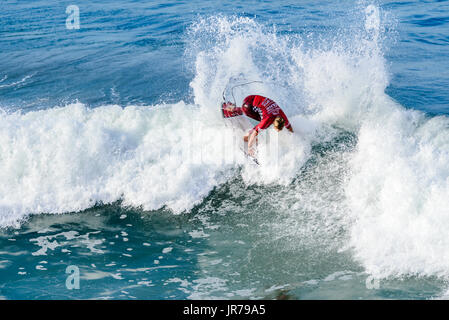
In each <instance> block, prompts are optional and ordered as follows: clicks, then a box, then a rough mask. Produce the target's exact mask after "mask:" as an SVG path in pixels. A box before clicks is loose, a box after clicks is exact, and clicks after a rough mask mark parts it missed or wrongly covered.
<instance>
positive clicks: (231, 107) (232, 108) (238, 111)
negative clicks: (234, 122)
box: [225, 104, 243, 115]
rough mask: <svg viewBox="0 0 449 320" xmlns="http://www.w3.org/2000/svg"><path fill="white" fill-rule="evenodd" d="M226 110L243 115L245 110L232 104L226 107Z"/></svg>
mask: <svg viewBox="0 0 449 320" xmlns="http://www.w3.org/2000/svg"><path fill="white" fill-rule="evenodd" d="M225 110H227V111H229V112H232V113H233V114H238V115H242V114H243V110H242V108H240V107H236V106H235V104H231V105H230V106H228V107H226V108H225Z"/></svg>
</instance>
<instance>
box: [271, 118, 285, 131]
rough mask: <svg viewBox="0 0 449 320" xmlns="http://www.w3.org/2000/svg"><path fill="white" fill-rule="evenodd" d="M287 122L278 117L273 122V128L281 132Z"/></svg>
mask: <svg viewBox="0 0 449 320" xmlns="http://www.w3.org/2000/svg"><path fill="white" fill-rule="evenodd" d="M284 125H285V121H284V119H283V118H282V117H279V116H278V117H276V118H275V119H274V121H273V126H274V129H276V131H281V130H282V129H283V128H284Z"/></svg>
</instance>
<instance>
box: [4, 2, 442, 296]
mask: <svg viewBox="0 0 449 320" xmlns="http://www.w3.org/2000/svg"><path fill="white" fill-rule="evenodd" d="M69 5H76V6H78V7H79V12H80V28H79V29H73V30H70V29H67V28H66V19H67V17H68V14H67V13H66V8H67V6H69ZM0 21H1V23H0V108H1V111H0V168H1V171H2V173H1V174H0V184H1V186H0V298H5V299H77V298H81V299H192V298H193V299H208V298H222V299H235V298H245V299H247V298H255V299H276V298H280V297H284V298H285V297H287V298H291V299H359V298H361V299H391V298H393V299H428V298H437V297H443V298H446V297H447V291H448V287H447V279H448V276H449V263H448V262H447V261H449V260H448V259H447V258H448V255H449V251H448V250H447V246H446V245H447V244H449V243H447V242H448V240H447V237H446V230H447V227H448V226H449V211H448V209H447V208H448V206H447V204H449V203H447V201H448V200H447V199H448V198H447V194H448V192H449V170H448V169H447V165H446V163H447V162H446V161H445V160H447V157H448V156H449V129H448V128H449V119H448V118H447V117H448V113H449V93H448V90H447V87H448V86H449V1H397V2H394V1H375V2H371V1H345V2H343V3H338V4H337V3H333V2H329V1H282V2H281V1H254V0H253V1H232V2H231V1H225V2H223V1H196V0H194V1H137V0H136V1H112V0H108V1H102V2H101V3H100V2H97V3H92V2H90V1H81V0H80V1H76V3H74V2H70V1H57V2H54V1H48V0H33V1H26V0H22V1H11V0H3V1H2V2H1V4H0ZM235 75H239V76H242V77H243V78H245V79H250V80H254V79H256V80H263V81H264V82H265V84H264V85H263V86H262V87H257V86H256V87H251V86H250V87H243V89H241V90H242V91H238V92H237V95H243V94H247V93H252V91H251V90H259V91H260V93H267V94H268V95H270V96H271V97H273V98H274V99H275V100H276V101H278V102H279V103H280V105H281V106H282V107H283V108H284V110H286V112H287V114H288V115H289V118H291V119H292V123H293V125H294V127H295V129H296V128H298V130H297V132H296V133H295V134H296V137H297V138H293V140H291V139H290V140H288V137H287V136H280V137H281V139H284V141H289V144H282V148H284V149H282V150H284V151H285V153H284V154H285V156H282V157H281V159H280V162H279V163H278V166H277V167H275V168H273V167H270V166H269V165H267V166H264V165H262V167H261V168H254V167H253V166H251V165H248V163H245V162H244V161H243V162H239V163H236V164H234V165H229V164H226V165H223V164H222V162H221V161H222V158H221V156H220V155H219V153H217V151H216V149H214V148H215V147H216V146H217V144H219V143H220V141H221V142H222V141H224V140H220V139H227V138H229V136H226V133H225V131H224V127H223V122H222V120H221V118H220V114H219V112H218V109H217V107H216V106H217V105H218V104H219V102H220V99H221V93H222V91H223V89H225V86H226V84H227V83H228V81H229V79H230V78H231V77H232V76H235ZM245 90H246V91H245ZM239 97H240V96H239ZM295 131H296V130H295ZM192 132H193V133H192ZM195 132H200V134H201V137H202V138H204V139H205V140H203V142H202V143H199V142H198V141H199V140H196V139H197V138H195V137H196V136H195V134H194V133H195ZM191 134H193V135H192V137H193V138H189V137H190V135H191ZM179 150H181V152H189V154H190V152H192V154H203V157H205V156H204V155H209V157H210V159H209V162H207V161H206V160H204V159H205V158H202V161H203V163H197V162H195V161H192V159H190V158H188V157H186V156H185V155H184V156H180V155H178V154H177V153H176V152H177V151H179ZM210 155H212V156H210ZM204 161H205V162H204ZM279 166H280V167H279ZM71 265H73V266H77V267H78V268H79V270H80V288H79V289H78V290H76V289H74V290H69V289H68V288H67V287H66V279H67V276H68V274H66V272H65V271H66V268H67V266H71ZM373 277H374V279H375V280H376V281H378V282H377V283H378V286H377V285H374V288H373V287H372V286H370V283H371V282H369V279H371V278H373Z"/></svg>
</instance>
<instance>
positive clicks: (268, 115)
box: [236, 95, 291, 132]
mask: <svg viewBox="0 0 449 320" xmlns="http://www.w3.org/2000/svg"><path fill="white" fill-rule="evenodd" d="M244 101H250V102H251V101H252V106H250V107H249V108H248V109H245V108H243V106H242V108H236V109H238V111H237V112H239V113H240V114H242V113H244V114H245V115H246V116H248V117H250V118H252V119H254V120H256V121H260V122H259V124H258V125H257V126H255V127H254V129H253V130H256V131H257V132H259V130H260V129H262V130H263V129H266V128H268V127H269V126H271V124H272V123H273V122H274V119H275V118H276V117H277V116H281V117H282V118H283V119H284V121H285V127H286V128H287V129H289V128H290V127H291V124H290V122H289V121H288V118H287V116H286V115H285V113H284V111H282V109H281V107H279V106H278V105H277V103H276V102H274V101H273V100H271V99H269V98H266V97H262V96H257V95H253V96H248V97H246V98H245V99H244Z"/></svg>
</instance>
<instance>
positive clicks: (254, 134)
mask: <svg viewBox="0 0 449 320" xmlns="http://www.w3.org/2000/svg"><path fill="white" fill-rule="evenodd" d="M257 134H258V131H257V130H254V129H253V130H251V131H250V132H249V136H248V153H249V154H250V155H252V154H253V153H254V150H253V148H252V147H253V144H254V142H256V141H257V138H256V137H257Z"/></svg>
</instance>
